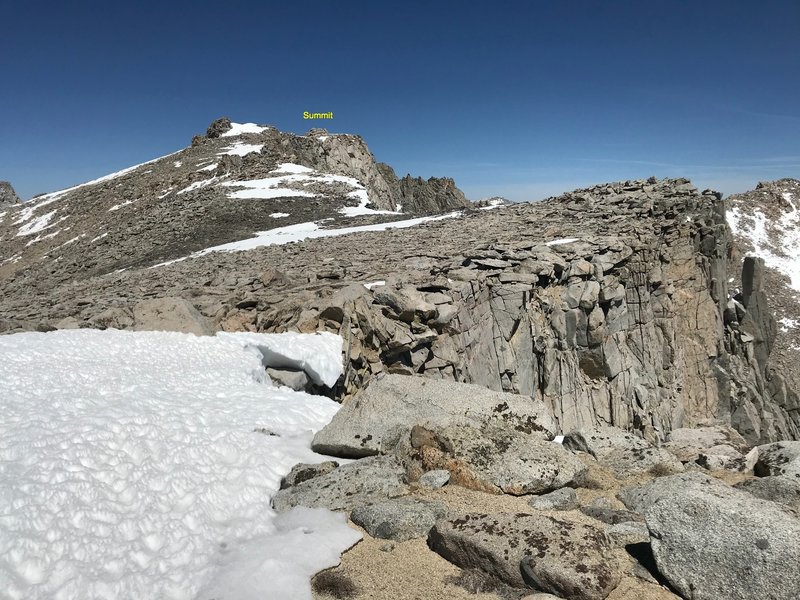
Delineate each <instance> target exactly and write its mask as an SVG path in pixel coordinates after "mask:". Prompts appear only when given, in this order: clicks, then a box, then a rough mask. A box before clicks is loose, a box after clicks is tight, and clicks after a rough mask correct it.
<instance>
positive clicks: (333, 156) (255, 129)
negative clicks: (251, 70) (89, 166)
mask: <svg viewBox="0 0 800 600" xmlns="http://www.w3.org/2000/svg"><path fill="white" fill-rule="evenodd" d="M467 204H468V202H467V200H466V199H465V198H464V195H463V193H461V191H460V190H459V189H458V188H457V187H456V186H455V183H454V182H453V180H452V179H435V178H431V179H429V180H427V181H423V180H421V179H412V178H410V177H406V178H404V179H398V178H397V177H396V176H395V175H394V172H393V171H392V170H391V168H390V167H388V166H386V165H383V164H379V163H376V162H375V159H374V157H373V155H372V154H371V153H370V151H369V149H368V148H367V146H366V144H365V143H364V141H363V140H362V139H361V138H360V137H358V136H355V135H344V134H329V133H327V132H326V131H324V130H321V129H320V130H311V131H310V132H309V133H308V134H307V135H294V134H290V133H282V132H280V131H278V130H277V129H275V128H273V127H268V126H258V125H255V124H232V123H231V122H230V120H228V119H219V120H217V121H215V122H214V123H212V124H211V126H210V127H209V129H208V132H207V134H206V135H205V136H195V138H194V140H193V141H192V145H191V147H189V148H186V149H184V150H181V151H179V152H176V153H174V154H171V155H169V156H165V157H162V158H160V159H156V160H153V161H150V162H147V163H144V164H142V165H138V166H135V167H131V168H128V169H124V170H123V171H120V172H118V173H114V174H111V175H108V176H106V177H102V178H100V179H98V180H96V181H91V182H88V183H85V184H82V185H79V186H76V187H73V188H70V189H67V190H63V191H59V192H53V193H50V194H45V195H42V196H39V197H37V198H35V199H34V200H33V201H31V202H28V203H25V204H24V205H19V206H16V207H13V208H12V209H11V210H7V211H5V213H4V214H3V215H2V216H1V217H0V245H1V246H2V248H3V255H2V256H1V257H0V279H5V280H8V279H10V278H14V279H19V280H21V281H23V282H24V281H31V280H37V279H46V280H47V281H48V284H50V285H52V284H54V283H55V282H65V281H73V280H76V279H82V278H84V277H86V276H91V275H100V274H107V273H111V272H113V271H116V270H119V269H130V268H133V267H144V266H151V265H154V264H156V263H159V262H164V261H168V260H172V259H177V258H180V257H183V256H186V255H188V254H190V253H192V252H195V251H201V250H203V249H205V248H208V247H213V246H216V245H220V244H225V243H228V242H233V241H236V240H241V239H245V238H248V237H250V236H252V235H253V234H254V233H255V232H256V231H260V230H269V229H275V228H281V227H283V228H287V227H292V226H296V227H300V226H301V225H300V224H305V225H306V226H308V225H313V224H319V226H321V227H329V228H331V227H336V226H338V225H342V224H345V223H346V224H347V226H356V225H360V224H368V223H373V222H375V221H387V220H388V221H391V220H397V219H403V218H407V217H403V216H402V214H401V211H402V213H403V214H406V215H419V214H425V213H429V212H432V211H434V212H435V211H439V210H450V209H453V208H462V207H465V206H467Z"/></svg>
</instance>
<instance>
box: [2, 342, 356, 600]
mask: <svg viewBox="0 0 800 600" xmlns="http://www.w3.org/2000/svg"><path fill="white" fill-rule="evenodd" d="M265 353H272V354H273V355H277V356H279V357H281V358H282V360H284V361H285V362H287V363H291V364H295V365H298V366H305V367H306V369H307V370H308V371H309V372H311V373H315V374H316V375H317V377H318V379H319V380H320V381H324V382H325V383H330V382H331V380H333V381H335V379H336V378H337V377H338V375H339V374H340V373H341V369H342V366H341V338H339V337H338V336H333V335H331V334H323V335H299V334H292V335H289V336H286V335H284V336H270V335H257V334H244V335H238V334H227V335H224V336H218V337H196V336H193V335H188V334H180V333H164V332H158V333H156V332H139V333H133V332H122V331H113V330H109V331H102V332H101V331H91V330H81V331H61V332H53V333H47V334H44V333H22V334H16V335H10V336H0V413H2V415H3V418H2V420H1V421H0V597H2V598H8V599H10V600H11V599H13V600H23V599H24V600H38V599H41V600H74V599H78V598H81V599H83V598H86V599H89V598H91V599H107V600H119V599H123V598H130V599H134V598H153V599H156V598H158V599H164V600H167V599H170V600H190V599H195V598H197V599H201V600H210V599H211V598H216V599H217V600H223V599H227V600H248V599H256V598H265V597H270V598H309V599H310V598H311V593H310V588H309V578H310V576H311V575H312V574H313V573H315V572H317V571H319V570H321V569H324V568H327V567H329V566H333V565H335V564H337V563H338V560H339V554H340V553H341V552H342V551H343V550H344V549H346V548H348V547H349V546H351V545H352V544H354V543H355V542H356V541H357V540H358V539H359V538H360V536H359V535H358V534H357V533H356V532H354V531H353V530H351V529H350V528H348V527H347V525H346V519H345V517H344V516H341V515H334V514H333V513H329V512H327V511H322V510H310V509H302V510H295V511H293V512H291V513H287V514H283V515H280V516H276V515H275V513H274V512H273V511H272V510H271V508H270V498H271V496H272V494H273V493H274V492H275V491H276V490H277V489H278V487H279V485H280V479H281V477H282V475H284V474H285V473H286V472H287V471H288V470H289V469H290V468H291V467H292V466H293V465H294V464H295V463H297V462H319V461H320V460H322V457H320V456H319V455H316V454H314V453H312V452H311V450H309V444H310V440H311V436H312V435H313V433H314V432H315V431H317V430H318V429H320V428H321V427H322V426H323V425H325V424H326V423H327V422H328V421H329V420H330V418H331V417H332V416H333V414H334V413H335V412H336V410H337V409H338V404H336V403H335V402H333V401H331V400H329V399H327V398H322V397H318V396H310V395H307V394H304V393H299V392H293V391H290V390H288V389H287V388H277V387H274V386H272V385H271V383H270V381H269V378H268V377H267V375H266V373H265V371H264V368H263V365H262V361H263V360H264V358H265ZM272 358H273V359H274V358H275V356H272Z"/></svg>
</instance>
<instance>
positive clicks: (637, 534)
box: [606, 520, 650, 546]
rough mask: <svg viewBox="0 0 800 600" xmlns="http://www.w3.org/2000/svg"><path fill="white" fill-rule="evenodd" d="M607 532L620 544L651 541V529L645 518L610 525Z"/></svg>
mask: <svg viewBox="0 0 800 600" xmlns="http://www.w3.org/2000/svg"><path fill="white" fill-rule="evenodd" d="M606 533H607V534H608V537H609V538H611V540H613V541H614V543H616V544H617V545H618V546H628V545H630V544H649V543H650V530H649V529H648V528H647V523H645V522H644V520H641V521H624V522H622V523H615V524H613V525H609V526H608V527H606Z"/></svg>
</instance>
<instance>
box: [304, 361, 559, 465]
mask: <svg viewBox="0 0 800 600" xmlns="http://www.w3.org/2000/svg"><path fill="white" fill-rule="evenodd" d="M488 422H499V423H507V424H509V425H510V426H512V427H515V428H517V429H518V430H520V431H524V432H529V433H538V434H540V435H541V436H542V437H547V438H552V437H553V435H554V434H555V432H556V430H557V425H556V422H555V419H554V418H553V415H552V413H551V412H550V410H549V409H548V408H547V407H546V406H545V405H544V403H543V402H541V401H536V400H533V399H532V398H530V397H529V396H520V395H517V394H509V393H505V392H495V391H492V390H489V389H486V388H484V387H481V386H477V385H469V384H465V383H453V382H450V381H441V380H439V381H437V380H432V379H427V378H422V377H409V376H404V375H391V374H390V375H387V376H385V377H383V378H380V379H376V380H373V381H372V382H371V383H370V385H369V387H367V388H366V389H364V390H362V391H360V392H359V393H358V394H356V395H355V396H354V397H353V398H351V399H350V400H349V401H347V402H345V404H344V405H343V406H342V408H341V409H340V410H339V412H338V413H336V415H335V416H334V417H333V420H332V421H331V422H330V423H329V424H328V425H326V426H325V427H324V428H323V429H322V430H321V431H319V432H318V433H317V435H315V436H314V441H313V443H312V445H311V447H312V449H313V450H314V451H315V452H319V453H321V454H328V455H332V456H342V457H352V458H359V457H363V456H371V455H375V454H379V453H385V452H387V451H389V450H390V449H391V448H393V447H394V446H395V445H396V444H397V441H398V439H399V437H400V434H401V433H402V432H403V431H407V430H408V429H409V428H410V427H412V426H413V425H424V426H425V427H447V426H450V425H472V426H475V427H480V426H481V425H483V424H484V423H488Z"/></svg>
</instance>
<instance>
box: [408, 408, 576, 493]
mask: <svg viewBox="0 0 800 600" xmlns="http://www.w3.org/2000/svg"><path fill="white" fill-rule="evenodd" d="M397 454H398V456H400V457H401V460H402V461H403V462H404V463H405V464H406V468H407V470H408V473H409V477H410V479H411V480H412V481H413V480H414V479H416V478H417V477H418V473H423V472H425V471H429V470H434V469H446V470H448V471H449V472H450V477H451V482H452V483H456V484H457V485H461V486H463V487H467V488H470V489H475V490H480V491H484V492H488V493H494V494H500V493H504V494H513V495H523V494H539V493H543V492H549V491H552V490H557V489H559V488H562V487H564V486H566V485H569V484H572V483H575V482H576V480H578V479H580V477H581V476H582V475H583V473H584V472H585V471H586V466H585V465H584V464H583V462H582V461H581V460H580V459H578V457H576V456H574V455H573V454H571V453H570V452H568V451H567V450H565V449H564V448H563V447H562V446H561V445H560V444H556V443H554V442H548V441H545V440H543V439H541V438H540V437H539V436H538V435H536V434H531V433H525V432H521V431H518V430H517V429H515V428H514V427H512V426H510V425H508V424H490V425H486V426H484V427H482V428H481V429H476V428H474V427H470V426H468V425H457V426H451V427H441V428H436V429H434V430H429V429H426V428H423V427H420V426H415V427H414V428H413V429H412V431H411V434H410V436H408V439H407V440H403V442H402V443H401V444H400V445H398V447H397Z"/></svg>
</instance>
